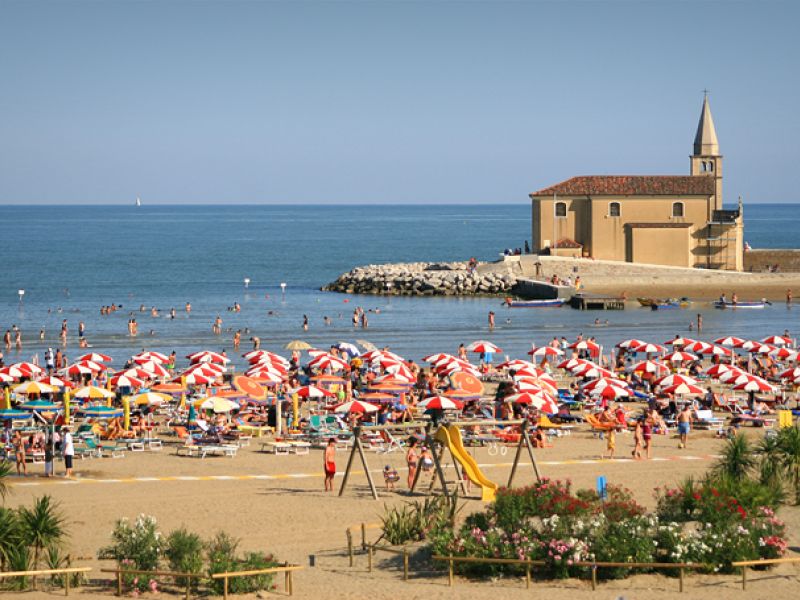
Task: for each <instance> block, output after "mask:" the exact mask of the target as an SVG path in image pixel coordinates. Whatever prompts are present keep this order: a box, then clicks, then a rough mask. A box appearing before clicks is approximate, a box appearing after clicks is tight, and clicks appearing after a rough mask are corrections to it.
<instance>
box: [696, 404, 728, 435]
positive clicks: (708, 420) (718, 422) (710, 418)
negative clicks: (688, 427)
mask: <svg viewBox="0 0 800 600" xmlns="http://www.w3.org/2000/svg"><path fill="white" fill-rule="evenodd" d="M692 416H693V419H692V424H693V425H694V427H695V428H696V429H711V430H715V431H720V430H721V429H722V428H723V427H724V425H725V419H722V418H720V417H715V416H714V412H713V411H712V410H709V409H705V410H697V409H695V410H694V414H693V415H692Z"/></svg>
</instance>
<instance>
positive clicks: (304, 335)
mask: <svg viewBox="0 0 800 600" xmlns="http://www.w3.org/2000/svg"><path fill="white" fill-rule="evenodd" d="M745 219H746V230H745V239H746V240H747V242H748V243H749V244H750V245H751V246H752V247H753V248H797V247H798V245H800V236H798V235H797V232H798V231H800V205H797V204H753V205H748V206H747V207H746V211H745ZM0 223H2V232H3V233H2V237H1V238H0V239H1V240H2V242H1V243H2V251H3V257H2V261H0V282H2V284H1V285H0V331H3V332H4V331H5V330H6V329H11V328H12V326H14V325H16V326H17V327H19V328H20V329H21V331H22V333H23V348H22V350H21V351H19V352H17V351H16V350H15V349H13V348H12V349H11V350H8V351H6V350H5V349H4V348H2V350H3V351H4V352H5V354H6V356H5V361H6V363H10V362H13V361H17V360H31V359H32V357H33V355H34V354H37V353H38V354H39V355H40V356H39V358H40V361H41V358H42V356H41V355H42V353H43V351H44V350H45V349H46V348H47V347H53V348H56V347H57V346H58V345H59V332H60V328H61V323H62V321H63V320H66V321H67V324H68V327H69V336H68V342H67V348H66V350H65V353H66V354H67V357H68V359H72V358H73V357H77V356H78V355H80V354H83V353H84V352H86V351H84V350H81V349H79V348H78V336H77V330H78V323H79V322H81V321H83V322H84V323H85V327H86V338H87V340H88V341H89V343H90V344H91V350H93V351H97V352H101V353H105V354H109V355H111V356H112V357H113V358H114V363H113V364H114V365H122V364H123V363H124V361H125V359H126V358H127V357H129V356H130V355H131V354H133V353H135V352H138V351H140V350H142V349H148V350H158V351H161V352H165V353H170V352H172V351H173V350H175V351H176V352H177V353H178V355H179V356H181V355H185V354H188V353H189V352H192V351H196V350H199V349H210V350H215V351H222V350H223V349H224V350H225V351H226V353H227V354H228V355H229V356H232V357H238V356H239V354H241V353H243V352H245V351H247V350H249V349H251V347H252V345H251V343H250V341H249V339H250V338H251V337H253V336H257V337H259V338H260V339H261V347H262V348H267V349H270V350H274V351H276V352H283V353H284V354H288V352H287V351H285V350H284V349H283V348H284V346H285V345H286V343H287V342H289V341H291V340H296V339H301V340H304V341H306V342H308V343H309V344H311V345H312V346H315V347H321V348H327V347H329V346H330V345H331V344H334V343H337V342H356V341H366V342H369V343H371V344H374V345H376V346H378V347H389V348H390V349H392V350H393V351H395V352H398V353H399V354H401V355H403V356H405V357H407V358H409V359H414V360H416V361H419V360H420V359H421V357H423V356H424V355H426V354H429V353H432V352H440V351H441V352H455V351H456V350H457V348H458V345H459V344H460V343H464V344H468V343H470V342H472V341H474V340H478V339H487V340H490V341H492V342H494V343H495V344H497V345H498V346H500V347H501V348H502V349H503V354H504V355H509V356H512V357H523V356H524V354H525V352H526V351H527V350H529V349H530V347H531V344H537V345H540V344H545V343H547V342H548V341H550V340H551V339H552V338H553V337H554V336H557V337H559V338H560V337H562V336H564V337H567V338H568V339H574V338H575V337H576V336H577V335H578V334H580V333H582V334H583V335H584V336H595V337H596V338H597V339H598V341H599V342H600V343H601V344H603V345H604V346H605V347H606V348H611V347H612V346H613V345H614V344H615V343H617V342H618V341H620V340H622V339H626V338H629V337H638V338H642V339H645V340H648V341H655V342H663V341H665V340H667V339H670V338H672V337H674V336H675V334H676V333H680V334H682V335H683V334H688V324H689V322H690V321H693V320H694V319H695V318H696V314H697V313H700V314H702V315H703V318H704V331H703V335H702V336H699V337H701V338H702V339H713V338H716V337H718V336H721V335H723V334H733V335H739V336H743V337H750V338H753V337H764V336H766V335H769V334H774V333H782V332H783V331H784V329H786V328H789V329H790V330H792V331H791V333H792V334H796V333H797V331H795V330H797V329H799V328H800V327H799V326H800V321H799V320H798V314H797V311H798V310H800V307H794V308H790V309H787V307H786V306H785V305H784V304H776V305H773V306H770V307H767V308H766V309H764V310H753V311H744V310H742V311H715V310H714V309H713V308H712V307H711V306H710V304H708V303H699V302H698V303H694V304H693V305H692V306H691V308H690V309H685V310H673V311H658V312H654V311H650V310H646V309H641V308H639V307H638V305H636V304H635V303H629V304H628V306H627V307H626V310H624V311H609V312H581V311H576V310H572V309H569V308H560V309H527V310H525V309H508V308H505V307H504V306H502V305H501V300H500V299H498V298H430V297H427V298H399V297H382V296H381V297H379V296H356V295H343V294H338V293H332V292H322V291H320V287H322V286H323V285H324V284H326V283H328V282H330V281H333V280H334V279H336V277H338V276H339V274H341V273H343V272H345V271H349V270H350V269H351V268H353V267H354V266H357V265H365V264H375V263H388V262H414V261H463V260H468V259H469V258H470V257H472V256H475V257H476V258H478V259H479V260H494V259H496V258H498V256H499V254H500V253H501V252H502V251H503V249H505V248H516V247H522V246H524V244H525V241H526V240H527V239H530V206H529V205H528V204H527V203H520V204H514V205H461V206H458V205H424V206H421V205H402V206H401V205H392V206H378V205H369V206H362V205H343V206H308V205H306V206H275V205H269V206H245V205H218V206H210V205H202V206H190V205H180V206H179V205H171V206H163V205H162V206H149V205H146V204H145V205H143V206H141V207H135V206H133V203H131V205H130V206H8V205H6V206H0ZM282 284H285V285H284V286H283V287H282ZM23 292H24V293H23ZM187 302H188V303H191V307H192V310H191V313H187V312H186V311H185V305H186V303H187ZM112 303H114V304H116V305H117V306H118V307H120V308H119V310H117V311H116V312H115V313H113V314H111V315H101V314H100V309H101V307H102V306H105V305H111V304H112ZM236 303H238V304H239V305H240V306H241V311H240V312H232V311H230V310H229V309H230V308H231V307H233V306H234V304H236ZM358 306H360V307H362V308H363V309H364V310H365V311H367V316H368V328H367V329H362V328H360V327H359V328H357V329H355V328H353V326H352V323H351V316H352V313H353V310H354V309H355V308H356V307H358ZM152 307H156V308H157V309H158V310H159V313H160V315H159V316H158V317H153V316H151V312H150V310H151V308H152ZM142 308H143V309H144V310H143V311H142V310H140V309H142ZM172 308H174V309H175V311H176V316H175V318H174V319H172V318H170V316H169V313H170V309H172ZM489 311H494V312H495V313H496V328H495V329H494V330H493V331H490V330H489V328H488V320H487V316H488V313H489ZM218 315H219V316H220V317H221V319H222V322H223V323H222V334H221V335H214V334H213V333H212V324H213V321H214V319H215V318H216V317H217V316H218ZM304 316H307V317H308V321H309V329H308V331H304V330H303V328H302V323H303V318H304ZM326 317H327V318H328V319H329V323H330V324H326ZM131 318H135V319H136V320H137V322H138V324H139V335H138V337H136V338H131V337H130V336H129V335H128V331H127V323H128V320H129V319H131ZM595 319H600V321H601V322H600V323H599V324H596V323H595ZM606 321H607V323H606ZM237 330H240V331H241V332H242V345H241V348H240V352H239V353H238V354H237V353H236V352H235V351H234V349H233V346H232V337H233V333H234V332H235V331H237ZM42 331H43V335H44V339H43V340H40V339H39V338H40V332H42ZM41 362H43V361H41ZM234 365H235V366H237V367H239V368H241V367H243V366H244V361H243V360H242V359H241V358H238V359H237V360H235V361H234Z"/></svg>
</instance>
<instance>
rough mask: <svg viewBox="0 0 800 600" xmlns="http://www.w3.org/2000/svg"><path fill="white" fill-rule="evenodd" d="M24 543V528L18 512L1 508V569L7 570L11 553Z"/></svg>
mask: <svg viewBox="0 0 800 600" xmlns="http://www.w3.org/2000/svg"><path fill="white" fill-rule="evenodd" d="M21 543H22V527H21V526H20V522H19V519H18V518H17V513H16V511H14V510H12V509H10V508H6V507H4V506H0V569H2V570H6V566H7V565H8V564H9V562H10V561H11V552H13V550H14V549H15V548H16V547H17V546H18V545H19V544H21Z"/></svg>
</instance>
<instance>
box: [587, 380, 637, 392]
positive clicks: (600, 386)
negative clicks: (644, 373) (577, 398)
mask: <svg viewBox="0 0 800 600" xmlns="http://www.w3.org/2000/svg"><path fill="white" fill-rule="evenodd" d="M609 386H615V387H619V388H627V387H628V384H627V383H625V382H624V381H623V380H622V379H617V378H616V377H600V378H599V379H594V380H592V381H590V382H589V383H587V384H585V385H584V386H583V387H581V389H582V390H583V391H584V392H586V393H591V392H594V391H598V392H600V391H602V390H604V389H605V388H607V387H609Z"/></svg>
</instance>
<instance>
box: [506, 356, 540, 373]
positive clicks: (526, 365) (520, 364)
mask: <svg viewBox="0 0 800 600" xmlns="http://www.w3.org/2000/svg"><path fill="white" fill-rule="evenodd" d="M497 368H498V369H508V370H510V371H516V370H519V369H536V368H537V367H536V365H535V364H533V363H532V362H531V361H529V360H522V359H520V358H515V359H513V360H507V361H505V362H501V363H500V364H499V365H497Z"/></svg>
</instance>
